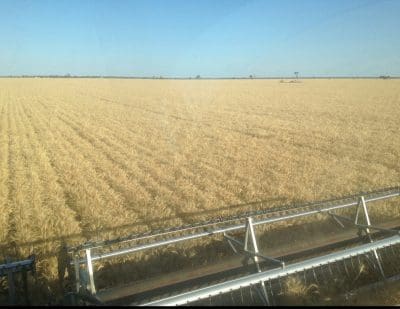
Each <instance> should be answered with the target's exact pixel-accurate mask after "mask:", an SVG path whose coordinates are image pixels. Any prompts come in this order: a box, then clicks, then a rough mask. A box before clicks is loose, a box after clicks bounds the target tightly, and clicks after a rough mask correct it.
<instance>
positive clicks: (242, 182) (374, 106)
mask: <svg viewBox="0 0 400 309" xmlns="http://www.w3.org/2000/svg"><path fill="white" fill-rule="evenodd" d="M399 104H400V80H385V81H383V80H373V79H368V80H351V79H347V80H345V79H343V80H305V81H304V82H302V83H293V84H289V83H279V81H278V80H251V81H250V80H229V81H226V80H193V81H182V80H181V81H177V80H126V79H123V80H118V79H0V227H1V228H0V243H1V248H2V252H3V255H4V256H6V255H11V256H14V257H21V258H22V257H26V256H27V255H28V254H30V253H36V254H37V255H38V261H39V262H38V271H39V278H40V279H41V280H42V281H41V282H44V284H48V282H51V281H52V280H55V279H60V278H62V277H63V275H64V272H63V270H62V268H63V267H62V265H60V264H61V262H60V261H64V260H63V259H62V258H60V256H61V255H62V254H61V253H60V252H62V246H64V245H65V244H68V245H72V244H76V243H78V242H82V241H84V240H88V239H102V238H103V239H104V238H110V237H115V236H119V235H125V234H126V233H130V232H140V231H145V230H149V229H155V228H160V227H169V226H174V225H181V224H186V223H191V222H197V221H201V220H203V219H208V218H214V217H217V216H225V215H231V214H234V213H238V212H242V211H247V210H250V209H251V208H252V207H254V206H237V205H239V204H242V203H246V202H251V201H257V200H269V201H270V204H271V206H273V205H276V204H287V203H288V202H291V201H312V200H318V199H324V198H329V197H332V196H340V195H345V194H350V193H354V192H358V191H361V190H362V191H366V190H372V189H376V188H380V187H386V186H395V185H399V184H400V181H399V174H400V135H399V129H400V128H399V127H400V124H399V119H400V109H399ZM230 205H236V206H230ZM387 209H388V208H385V211H386V210H387ZM388 211H389V210H388Z"/></svg>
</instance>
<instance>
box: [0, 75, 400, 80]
mask: <svg viewBox="0 0 400 309" xmlns="http://www.w3.org/2000/svg"><path fill="white" fill-rule="evenodd" d="M0 78H115V79H179V80H213V79H335V78H336V79H346V78H352V79H374V78H378V79H400V75H395V76H391V75H359V76H354V75H336V76H335V75H332V76H301V77H298V78H296V77H295V76H253V75H250V76H224V77H210V76H204V77H202V76H201V75H197V76H195V77H192V76H187V77H185V76H162V75H158V76H154V75H152V76H128V75H71V74H64V75H61V74H60V75H59V74H46V75H27V74H21V75H0Z"/></svg>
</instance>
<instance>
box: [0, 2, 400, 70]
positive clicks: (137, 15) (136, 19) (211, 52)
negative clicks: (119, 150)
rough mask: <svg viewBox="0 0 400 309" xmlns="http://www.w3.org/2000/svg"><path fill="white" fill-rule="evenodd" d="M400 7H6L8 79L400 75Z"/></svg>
mask: <svg viewBox="0 0 400 309" xmlns="http://www.w3.org/2000/svg"><path fill="white" fill-rule="evenodd" d="M399 16H400V0H248V1H244V0H0V75H22V74H26V75H47V74H61V75H63V74H67V73H69V74H73V75H125V76H153V75H155V76H159V75H162V76H165V77H167V76H182V77H186V76H195V75H197V74H200V75H201V76H209V77H224V76H248V75H250V74H253V75H256V76H292V75H293V72H294V71H299V72H300V75H303V76H376V75H383V74H385V75H392V76H400V17H399Z"/></svg>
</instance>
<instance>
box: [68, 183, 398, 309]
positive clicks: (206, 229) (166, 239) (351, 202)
mask: <svg viewBox="0 0 400 309" xmlns="http://www.w3.org/2000/svg"><path fill="white" fill-rule="evenodd" d="M397 196H400V188H399V187H394V188H386V189H382V190H379V191H373V192H368V193H360V194H358V195H353V196H350V197H345V198H341V199H335V200H327V201H322V202H317V203H309V204H304V205H299V206H284V207H280V208H275V209H266V210H262V211H256V212H252V213H246V214H243V215H239V216H234V217H229V218H226V219H225V220H215V221H208V222H205V223H200V224H194V225H190V226H183V227H180V228H174V229H169V230H166V231H164V232H158V231H157V232H155V233H147V234H142V235H134V236H128V237H125V238H119V239H115V240H109V241H101V242H94V243H86V244H83V245H82V246H78V247H75V248H70V249H69V252H70V253H72V256H73V261H72V262H71V264H72V265H74V267H75V279H76V292H78V293H79V292H80V291H81V290H84V291H88V292H89V293H90V294H91V295H93V296H95V295H96V287H95V281H94V275H93V262H95V261H99V260H104V259H108V258H113V257H117V256H122V255H126V254H130V253H135V252H140V251H143V250H147V249H153V248H158V247H161V246H166V245H170V244H176V243H180V242H184V241H189V240H193V239H198V238H202V237H209V236H216V235H219V234H223V235H224V238H225V239H227V240H228V242H229V244H230V245H231V247H232V246H234V245H233V243H236V245H237V244H238V241H237V240H236V241H235V240H234V239H233V238H232V237H231V236H229V235H228V234H227V233H228V232H232V231H238V230H241V229H246V235H247V236H246V240H245V243H244V245H245V247H244V248H243V249H244V250H243V251H244V252H245V253H246V254H247V255H250V256H251V257H252V259H253V261H254V263H255V264H256V266H257V265H258V258H263V259H268V260H271V261H274V259H272V258H268V257H265V256H264V255H262V254H260V253H259V252H258V248H257V243H256V241H255V237H253V235H254V227H255V226H259V225H265V224H270V223H275V222H279V221H285V220H290V219H296V218H300V217H304V216H310V215H315V214H321V213H326V214H327V215H331V216H332V217H333V218H334V219H335V220H337V221H338V220H339V222H340V219H339V216H337V215H333V214H332V211H336V210H339V209H345V208H350V207H354V206H357V210H356V220H355V225H357V226H358V227H359V228H360V229H362V228H364V227H365V226H362V225H361V224H359V223H358V221H357V220H358V219H357V218H358V215H359V211H360V207H362V209H363V211H364V215H365V216H366V220H367V227H366V230H365V231H366V232H367V234H369V229H374V228H375V227H373V226H371V225H370V221H369V216H368V211H367V208H366V203H367V202H374V201H379V200H384V199H389V198H393V197H397ZM342 219H343V218H342ZM243 220H246V222H245V223H243ZM340 224H341V223H340ZM378 229H381V228H378ZM177 233H179V234H182V233H185V234H187V235H179V236H176V235H175V236H174V234H177ZM171 235H172V236H171ZM248 235H251V237H250V238H251V241H252V245H253V248H254V251H249V250H248V248H247V242H248ZM156 238H161V240H157V239H156ZM139 241H148V243H145V244H137V243H136V244H129V243H131V242H139ZM371 241H372V240H371ZM239 243H240V242H239ZM114 244H128V247H127V248H125V249H119V250H114V251H110V252H108V253H97V254H95V255H93V254H92V252H93V251H94V250H95V249H99V248H104V247H107V246H111V245H114ZM235 250H236V249H234V251H235ZM82 251H83V252H84V253H85V257H84V258H81V257H80V252H82ZM377 260H379V258H378V257H377ZM275 262H278V263H280V264H281V266H282V267H284V263H282V261H277V260H275ZM81 265H84V266H85V268H86V271H83V269H82V268H81ZM258 269H259V267H258V266H257V271H258ZM81 279H83V280H81ZM81 281H84V282H85V283H86V286H85V284H82V282H81ZM266 302H267V303H268V300H267V299H266Z"/></svg>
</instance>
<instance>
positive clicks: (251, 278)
mask: <svg viewBox="0 0 400 309" xmlns="http://www.w3.org/2000/svg"><path fill="white" fill-rule="evenodd" d="M396 244H400V235H395V236H391V237H388V238H385V239H382V240H378V241H375V242H373V243H368V244H363V245H360V246H357V247H354V248H350V249H346V250H342V251H339V252H334V253H331V254H328V255H324V256H319V257H316V258H311V259H309V260H306V261H302V262H299V263H294V264H291V265H288V266H286V267H284V268H277V269H272V270H267V271H264V272H259V273H255V274H252V275H247V276H244V277H241V278H238V279H234V280H230V281H227V282H223V283H219V284H215V285H212V286H208V287H206V288H202V289H198V290H195V291H191V292H187V293H183V294H180V295H176V296H172V297H168V298H164V299H161V300H157V301H153V302H149V303H146V304H143V306H177V305H184V304H187V303H190V302H194V301H199V300H202V299H206V298H209V297H212V296H216V295H219V294H224V293H228V292H231V291H234V290H237V289H240V288H244V287H248V286H251V285H256V284H260V283H261V282H265V281H269V280H273V279H276V278H281V277H285V276H288V275H291V274H295V273H298V272H302V271H305V270H309V269H313V268H315V267H320V266H323V265H327V264H330V263H334V262H337V261H341V260H345V259H347V258H351V257H354V256H358V255H362V254H366V253H369V252H371V251H376V250H378V249H382V248H385V247H389V246H394V245H396ZM134 305H135V304H134Z"/></svg>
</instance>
